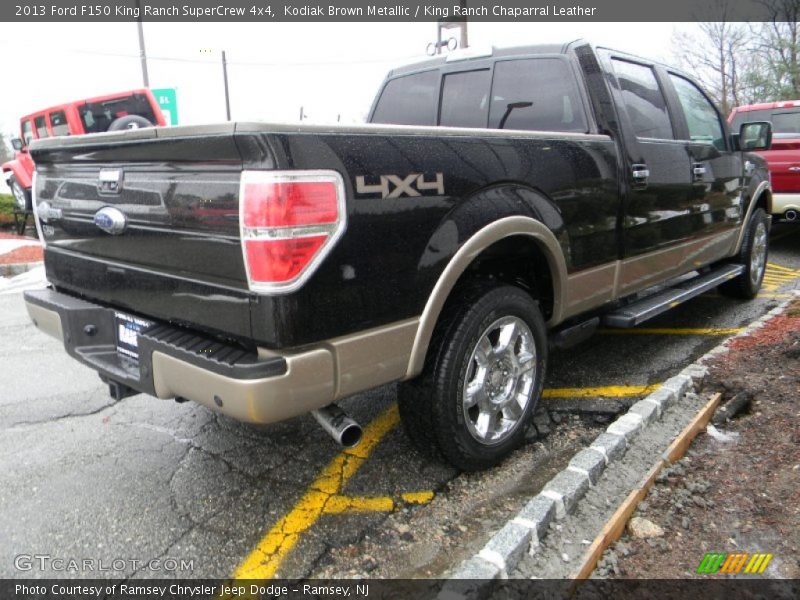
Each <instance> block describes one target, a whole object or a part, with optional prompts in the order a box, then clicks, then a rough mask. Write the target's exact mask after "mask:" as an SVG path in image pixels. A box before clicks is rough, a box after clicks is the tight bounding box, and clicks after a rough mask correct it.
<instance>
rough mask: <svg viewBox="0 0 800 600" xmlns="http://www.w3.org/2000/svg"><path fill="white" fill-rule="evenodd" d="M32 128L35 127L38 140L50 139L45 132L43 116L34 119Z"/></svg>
mask: <svg viewBox="0 0 800 600" xmlns="http://www.w3.org/2000/svg"><path fill="white" fill-rule="evenodd" d="M33 126H34V127H36V137H38V138H39V139H42V138H46V137H50V134H49V133H48V132H47V123H45V120H44V115H42V116H41V117H36V118H35V119H34V120H33Z"/></svg>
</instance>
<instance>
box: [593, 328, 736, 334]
mask: <svg viewBox="0 0 800 600" xmlns="http://www.w3.org/2000/svg"><path fill="white" fill-rule="evenodd" d="M741 331H744V327H633V328H631V329H599V330H598V331H597V333H601V334H603V335H734V334H736V333H739V332H741Z"/></svg>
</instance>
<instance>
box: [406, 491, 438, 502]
mask: <svg viewBox="0 0 800 600" xmlns="http://www.w3.org/2000/svg"><path fill="white" fill-rule="evenodd" d="M400 497H401V498H402V499H403V502H406V503H407V504H427V503H428V502H430V501H431V500H433V492H406V493H405V494H400Z"/></svg>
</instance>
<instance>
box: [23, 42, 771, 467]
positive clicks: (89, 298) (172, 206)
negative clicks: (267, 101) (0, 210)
mask: <svg viewBox="0 0 800 600" xmlns="http://www.w3.org/2000/svg"><path fill="white" fill-rule="evenodd" d="M370 121H371V123H370V124H368V125H363V126H356V127H338V126H337V127H321V126H306V125H275V124H268V123H227V124H223V125H212V126H198V127H175V128H163V129H141V130H137V131H129V132H124V133H111V134H98V135H92V136H75V137H70V138H58V139H53V140H42V141H37V142H35V143H34V144H33V146H32V149H31V153H32V155H33V157H34V159H35V162H36V165H37V171H36V180H35V184H34V193H35V208H36V218H37V226H38V228H39V232H40V236H41V239H42V240H43V241H44V242H45V244H46V247H45V265H46V271H47V278H48V280H49V282H50V284H51V285H50V287H49V288H48V289H46V290H41V291H34V292H28V293H27V294H26V302H27V307H28V310H29V313H30V316H31V318H32V319H33V321H34V322H35V323H36V325H37V326H38V327H39V328H40V329H42V330H43V331H45V332H47V333H50V334H52V335H54V336H56V337H57V338H59V339H61V340H63V343H64V346H65V348H66V350H67V352H68V353H69V354H70V355H72V356H73V357H75V358H76V359H78V360H79V361H80V362H82V363H84V364H86V365H88V366H90V367H91V368H93V369H95V370H96V371H98V372H99V373H100V376H101V377H102V378H103V380H104V381H106V382H107V383H108V384H109V386H110V391H111V393H112V395H114V396H116V397H118V398H121V397H124V396H127V395H130V394H135V393H139V392H144V393H148V394H152V395H154V396H157V397H158V398H175V399H177V400H187V399H188V400H193V401H195V402H199V403H201V404H204V405H205V406H208V407H210V408H211V409H213V410H217V411H220V412H222V413H224V414H226V415H229V416H230V417H233V418H235V419H240V420H242V421H248V422H253V423H269V422H275V421H278V420H282V419H288V418H290V417H294V416H297V415H302V414H305V413H308V412H313V413H314V414H315V416H316V417H317V418H318V420H320V422H321V423H322V424H323V425H325V426H326V428H327V429H328V430H329V431H332V432H333V433H335V434H336V436H337V437H338V439H339V440H340V441H341V442H343V443H346V444H352V443H355V442H356V441H357V439H358V437H359V430H358V427H357V426H356V425H354V423H353V422H352V421H350V420H349V418H348V417H346V415H344V414H343V413H342V412H341V409H339V408H338V407H337V405H336V404H334V403H335V402H338V401H339V400H341V399H343V398H346V397H348V396H351V395H353V394H356V393H358V392H361V391H363V390H367V389H369V388H374V387H376V386H379V385H382V384H386V383H389V382H394V381H399V382H401V384H400V386H399V405H400V413H401V416H402V420H403V422H404V426H405V429H406V431H407V432H408V435H409V436H410V437H411V438H413V440H414V441H415V442H416V443H417V444H418V445H419V446H420V447H421V448H423V449H426V450H429V451H432V452H433V453H435V454H437V455H439V456H441V457H443V458H444V459H446V460H447V461H449V462H450V463H452V464H454V465H456V466H458V467H460V468H463V469H479V468H485V467H487V466H490V465H492V464H495V463H497V462H498V461H499V460H500V459H501V458H502V457H503V456H505V455H506V454H508V452H510V451H511V450H512V449H513V448H514V447H516V446H517V445H518V444H519V443H520V441H521V440H522V439H523V434H524V430H525V426H526V424H527V423H528V422H529V420H530V417H531V415H532V413H533V410H534V407H535V405H536V403H537V401H538V399H539V397H540V396H541V394H542V386H543V383H544V379H545V370H546V364H547V356H548V349H549V347H552V346H557V347H565V346H568V345H569V344H572V343H575V342H577V341H580V340H581V339H583V338H585V337H587V336H588V335H590V334H591V333H592V331H593V330H594V329H595V328H596V327H597V325H598V324H601V323H602V324H603V325H604V326H607V327H632V326H635V325H637V324H638V323H640V322H642V321H644V320H645V319H647V318H649V317H652V316H653V315H656V314H658V313H660V312H662V311H664V310H667V309H668V308H670V307H672V306H675V305H676V304H678V303H680V302H682V301H684V300H686V299H688V298H691V297H692V296H695V295H697V294H699V293H701V292H703V291H705V290H708V289H710V288H713V287H716V286H720V289H721V290H723V291H725V292H727V293H730V294H734V295H736V296H739V297H742V298H752V297H753V296H755V295H756V293H757V292H758V289H759V287H760V285H761V280H762V277H763V275H764V269H765V264H766V257H767V245H768V231H769V227H770V221H769V217H768V215H767V214H766V213H765V208H766V207H767V206H768V205H769V203H770V194H771V191H770V184H769V178H768V174H767V170H766V166H765V163H764V161H763V160H762V159H760V158H759V157H757V156H756V155H754V154H749V153H747V152H746V150H756V149H764V148H767V147H769V144H770V140H771V129H770V126H769V124H768V123H747V124H744V125H743V126H742V129H741V130H740V131H739V132H736V133H733V134H732V133H731V132H730V131H729V130H728V126H727V124H726V122H725V119H724V118H723V115H721V114H720V113H719V110H718V109H717V108H716V106H714V104H713V102H711V101H710V100H709V98H708V96H707V94H706V93H705V92H704V91H703V90H702V89H701V88H700V87H699V86H698V85H697V84H696V83H695V82H694V81H693V80H692V79H691V77H689V76H687V75H686V74H684V73H681V72H679V71H677V70H675V69H672V68H670V67H668V66H664V65H660V64H656V63H653V62H651V61H647V60H643V59H640V58H636V57H633V56H629V55H627V54H623V53H619V52H615V51H613V50H607V49H602V48H596V47H594V46H592V45H590V44H588V43H586V42H582V41H579V42H573V43H570V44H566V45H563V46H533V47H523V48H513V49H503V50H498V49H495V50H494V51H492V52H490V53H486V54H483V55H473V56H469V57H467V56H457V55H456V54H453V55H450V56H448V57H447V58H436V59H432V60H428V61H426V62H422V63H420V64H415V65H411V66H406V67H403V68H400V69H397V70H394V71H392V72H391V73H390V74H389V76H388V78H387V79H386V81H385V83H384V84H383V86H382V88H381V89H380V91H379V93H378V95H377V98H376V100H375V103H374V105H373V107H372V110H371V113H370ZM654 289H655V290H656V291H653V290H654Z"/></svg>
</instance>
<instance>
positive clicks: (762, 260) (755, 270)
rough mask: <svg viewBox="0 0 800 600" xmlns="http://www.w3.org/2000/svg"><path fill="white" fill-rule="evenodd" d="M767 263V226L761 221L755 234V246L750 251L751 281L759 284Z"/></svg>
mask: <svg viewBox="0 0 800 600" xmlns="http://www.w3.org/2000/svg"><path fill="white" fill-rule="evenodd" d="M766 265H767V228H766V227H765V226H764V223H759V224H758V226H757V227H756V231H755V234H754V235H753V247H752V250H751V251H750V281H751V282H752V283H753V285H756V286H757V285H758V283H759V282H760V281H761V278H762V277H763V275H764V268H765V267H766Z"/></svg>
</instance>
